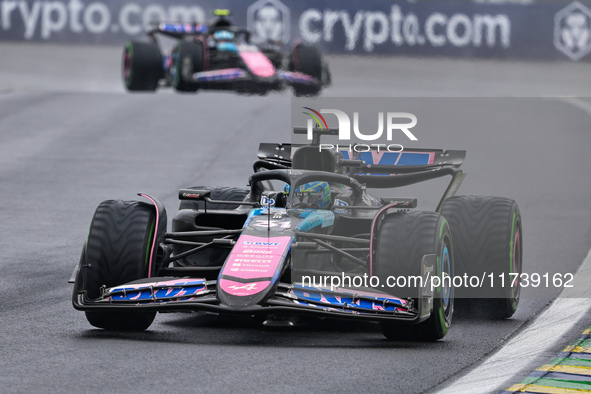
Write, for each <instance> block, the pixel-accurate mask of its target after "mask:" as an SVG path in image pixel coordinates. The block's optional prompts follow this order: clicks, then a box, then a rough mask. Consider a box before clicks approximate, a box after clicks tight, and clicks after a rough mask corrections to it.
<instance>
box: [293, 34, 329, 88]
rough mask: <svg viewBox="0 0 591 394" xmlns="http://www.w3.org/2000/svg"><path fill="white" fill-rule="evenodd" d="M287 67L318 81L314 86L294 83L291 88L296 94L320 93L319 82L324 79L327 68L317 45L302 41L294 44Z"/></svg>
mask: <svg viewBox="0 0 591 394" xmlns="http://www.w3.org/2000/svg"><path fill="white" fill-rule="evenodd" d="M288 68H289V70H291V71H298V72H301V73H303V74H307V75H310V76H312V77H314V78H316V80H318V82H319V84H318V85H315V86H306V85H295V86H294V87H293V90H294V94H295V95H296V96H298V97H300V96H318V94H320V90H321V89H322V86H321V83H322V82H323V81H324V80H325V79H326V77H325V76H326V75H328V74H327V73H328V70H326V69H325V65H324V63H323V61H322V55H321V53H320V50H319V49H318V47H316V46H314V45H310V44H306V43H303V42H300V43H298V44H296V45H295V46H294V48H293V49H292V53H291V59H290V61H289V65H288Z"/></svg>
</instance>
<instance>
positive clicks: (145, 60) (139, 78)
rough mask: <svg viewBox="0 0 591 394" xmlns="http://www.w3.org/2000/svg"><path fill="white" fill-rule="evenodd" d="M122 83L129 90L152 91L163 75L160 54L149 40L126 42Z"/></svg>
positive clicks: (155, 45) (158, 49)
mask: <svg viewBox="0 0 591 394" xmlns="http://www.w3.org/2000/svg"><path fill="white" fill-rule="evenodd" d="M122 76H123V84H124V85H125V88H126V89H127V90H129V91H130V92H139V91H144V92H153V91H155V90H156V88H158V82H159V81H160V79H162V77H163V72H162V54H161V53H160V48H158V45H157V44H155V43H151V42H132V41H131V42H128V43H127V44H125V47H124V49H123V65H122Z"/></svg>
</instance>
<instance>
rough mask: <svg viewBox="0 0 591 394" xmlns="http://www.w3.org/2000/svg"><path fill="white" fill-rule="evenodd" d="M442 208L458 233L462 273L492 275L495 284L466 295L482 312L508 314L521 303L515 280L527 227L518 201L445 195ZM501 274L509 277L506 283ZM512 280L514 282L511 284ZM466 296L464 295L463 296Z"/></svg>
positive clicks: (496, 315)
mask: <svg viewBox="0 0 591 394" xmlns="http://www.w3.org/2000/svg"><path fill="white" fill-rule="evenodd" d="M441 213H442V214H443V215H444V216H445V218H446V219H447V220H448V221H449V225H450V227H451V230H452V233H453V235H454V242H455V248H454V253H455V255H454V258H455V261H456V267H457V270H456V272H457V275H463V274H464V273H466V274H467V275H468V276H478V277H482V276H483V274H485V275H487V277H488V275H492V278H494V279H495V280H496V283H494V282H493V284H495V286H493V287H488V288H486V287H484V288H483V290H482V294H480V297H478V298H477V299H474V298H475V297H474V295H475V294H472V293H470V294H466V295H463V294H462V297H466V298H468V299H470V301H471V302H470V303H469V304H468V305H476V306H477V307H479V309H480V310H479V311H478V313H480V314H484V315H485V316H486V317H489V318H493V319H507V318H509V317H511V316H513V314H514V313H515V311H516V310H517V306H518V305H519V296H520V293H521V285H520V281H519V280H513V279H514V278H515V277H516V276H517V277H520V275H521V273H522V249H523V231H522V227H521V214H520V212H519V207H518V206H517V203H516V202H515V201H513V200H511V199H508V198H503V197H487V196H456V197H451V198H448V199H447V200H445V202H444V204H443V207H442V210H441ZM500 276H503V277H504V286H501V279H500ZM511 284H512V285H513V286H511ZM462 301H463V300H462Z"/></svg>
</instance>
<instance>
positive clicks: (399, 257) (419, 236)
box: [374, 211, 454, 341]
mask: <svg viewBox="0 0 591 394" xmlns="http://www.w3.org/2000/svg"><path fill="white" fill-rule="evenodd" d="M427 254H435V255H436V256H437V267H435V273H434V274H436V275H437V276H439V277H442V276H453V258H452V256H453V254H452V241H451V233H450V230H449V225H448V224H447V221H446V220H445V218H444V217H443V216H441V215H440V214H439V213H436V212H423V211H399V212H395V213H391V214H389V215H387V216H386V217H385V218H384V219H383V221H382V223H381V225H380V229H379V231H378V236H377V244H376V248H375V265H374V270H375V274H374V275H376V276H378V277H379V279H380V283H382V284H384V283H387V282H386V281H387V278H388V276H395V277H400V276H403V277H405V278H408V277H410V276H421V274H422V272H421V271H422V260H423V256H424V255H427ZM405 290H406V293H407V294H406V295H405V297H406V296H407V295H410V294H412V295H413V298H414V299H415V305H417V302H418V299H417V297H418V293H419V291H421V288H417V289H410V288H407V289H405ZM399 291H400V289H398V290H397V289H396V288H392V294H393V295H395V296H400V295H401V293H399ZM409 292H410V293H409ZM397 293H398V294H397ZM433 296H434V298H433V307H432V310H431V313H430V315H429V317H428V318H427V319H426V320H425V321H423V322H421V323H419V324H414V325H411V324H406V323H403V322H399V321H387V320H385V321H382V323H381V325H382V332H383V334H384V335H385V336H386V338H388V339H392V340H416V341H435V340H438V339H441V338H443V337H444V336H445V334H447V332H448V330H449V327H450V325H451V321H452V317H453V311H454V293H453V288H452V287H451V286H445V287H441V286H440V287H438V288H437V289H434V295H433Z"/></svg>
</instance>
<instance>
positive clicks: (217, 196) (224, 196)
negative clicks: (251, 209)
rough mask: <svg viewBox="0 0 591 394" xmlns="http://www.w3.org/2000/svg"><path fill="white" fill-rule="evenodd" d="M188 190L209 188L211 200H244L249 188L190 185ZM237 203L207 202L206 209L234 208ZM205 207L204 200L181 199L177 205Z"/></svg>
mask: <svg viewBox="0 0 591 394" xmlns="http://www.w3.org/2000/svg"><path fill="white" fill-rule="evenodd" d="M188 189H190V190H211V195H210V198H211V199H212V200H220V201H244V199H245V198H246V196H247V195H248V193H249V192H250V190H248V189H241V188H238V187H211V186H192V187H189V188H188ZM237 207H238V205H230V204H210V203H208V204H207V209H235V208H237ZM204 208H205V202H204V201H191V200H183V201H181V203H180V205H179V209H197V210H202V209H204Z"/></svg>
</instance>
